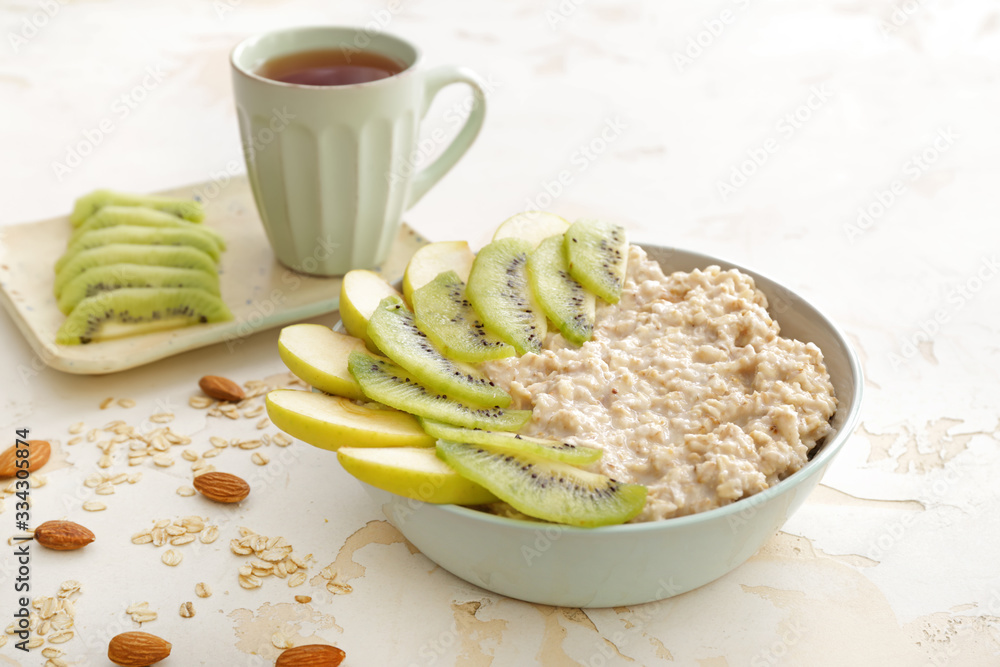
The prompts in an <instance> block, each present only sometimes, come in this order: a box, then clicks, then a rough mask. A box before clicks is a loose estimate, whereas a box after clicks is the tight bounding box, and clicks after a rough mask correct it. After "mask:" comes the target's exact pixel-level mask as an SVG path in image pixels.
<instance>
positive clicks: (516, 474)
mask: <svg viewBox="0 0 1000 667" xmlns="http://www.w3.org/2000/svg"><path fill="white" fill-rule="evenodd" d="M437 452H438V456H440V457H441V459H442V460H444V462H445V463H447V464H448V465H450V466H451V467H453V468H454V469H455V470H457V471H458V472H459V473H460V474H462V475H464V476H465V477H467V478H469V479H470V480H472V481H473V482H475V483H477V484H480V485H481V486H483V487H484V488H486V489H488V490H489V491H491V492H492V493H494V494H495V495H496V496H497V497H498V498H500V499H501V500H504V501H506V502H507V503H509V504H510V505H511V506H512V507H514V508H515V509H517V510H519V511H521V512H524V513H525V514H527V515H529V516H533V517H537V518H539V519H545V520H546V521H552V522H555V523H564V524H568V525H571V526H581V527H587V528H589V527H595V526H608V525H611V524H616V523H624V522H626V521H628V520H629V519H631V518H632V517H634V516H636V515H637V514H639V512H641V511H642V508H643V506H644V505H645V504H646V487H644V486H640V485H638V484H624V483H622V482H618V481H615V480H614V479H611V478H610V477H607V476H605V475H600V474H598V473H593V472H587V471H585V470H580V469H579V468H574V467H573V466H571V465H567V464H565V463H560V462H559V461H546V460H544V459H539V458H535V457H530V456H525V455H520V454H510V453H506V452H500V451H494V450H493V449H491V447H490V446H489V445H469V444H465V443H459V442H449V441H447V440H438V443H437Z"/></svg>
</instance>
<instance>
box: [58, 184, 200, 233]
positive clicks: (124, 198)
mask: <svg viewBox="0 0 1000 667" xmlns="http://www.w3.org/2000/svg"><path fill="white" fill-rule="evenodd" d="M107 206H128V207H144V208H150V209H153V210H156V211H162V212H164V213H167V214H169V215H172V216H174V217H177V218H183V219H184V220H190V221H191V222H201V221H202V220H204V219H205V209H204V208H202V205H201V202H199V201H195V200H193V199H180V198H178V197H159V196H156V195H136V194H130V193H127V192H114V191H112V190H94V191H93V192H91V193H90V194H86V195H84V196H82V197H80V198H79V199H77V200H76V205H75V206H74V207H73V213H71V214H70V216H69V221H70V222H71V223H73V226H74V227H79V226H80V225H81V224H83V222H84V220H86V219H87V218H89V217H90V216H92V215H94V214H95V213H97V212H98V211H99V210H101V209H103V208H105V207H107Z"/></svg>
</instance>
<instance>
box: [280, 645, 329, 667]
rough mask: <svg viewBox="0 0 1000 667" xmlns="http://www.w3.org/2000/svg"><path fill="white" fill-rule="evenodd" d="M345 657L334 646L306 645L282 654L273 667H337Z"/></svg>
mask: <svg viewBox="0 0 1000 667" xmlns="http://www.w3.org/2000/svg"><path fill="white" fill-rule="evenodd" d="M345 655H346V654H345V653H344V652H343V651H341V650H340V649H339V648H337V647H336V646H326V645H325V644H306V645H305V646H296V647H295V648H290V649H288V650H287V651H284V652H282V654H281V655H279V656H278V661H277V662H275V663H274V667H337V665H339V664H340V663H341V662H342V661H343V660H344V656H345Z"/></svg>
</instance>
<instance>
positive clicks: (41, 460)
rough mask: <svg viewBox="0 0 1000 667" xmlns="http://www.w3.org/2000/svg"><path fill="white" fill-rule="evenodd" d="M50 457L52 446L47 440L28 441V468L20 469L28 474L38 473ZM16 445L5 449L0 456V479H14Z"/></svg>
mask: <svg viewBox="0 0 1000 667" xmlns="http://www.w3.org/2000/svg"><path fill="white" fill-rule="evenodd" d="M51 455H52V445H50V444H49V443H48V441H47V440H29V441H28V467H27V468H20V470H27V471H28V472H32V473H34V472H38V471H39V470H41V469H42V466H43V465H45V464H46V463H48V462H49V456H51ZM18 469H19V468H18V467H17V445H12V446H11V447H9V448H7V449H5V450H4V451H3V453H2V454H0V478H4V477H14V476H16V475H17V471H18Z"/></svg>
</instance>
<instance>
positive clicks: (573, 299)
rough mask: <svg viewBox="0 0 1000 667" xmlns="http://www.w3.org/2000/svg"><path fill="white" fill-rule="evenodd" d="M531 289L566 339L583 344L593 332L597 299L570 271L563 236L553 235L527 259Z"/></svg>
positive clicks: (539, 245)
mask: <svg viewBox="0 0 1000 667" xmlns="http://www.w3.org/2000/svg"><path fill="white" fill-rule="evenodd" d="M528 277H529V278H530V279H531V289H532V290H533V291H534V293H535V297H536V298H537V299H538V303H540V304H541V306H542V310H543V311H545V314H546V315H547V316H548V318H549V319H550V320H552V322H553V323H555V325H556V327H558V328H559V333H561V334H562V335H563V338H565V339H566V340H568V341H570V342H572V343H574V344H576V345H583V344H584V343H585V342H587V341H588V340H590V339H591V338H592V337H593V335H594V317H595V314H596V309H597V305H596V304H597V299H596V298H595V297H594V294H593V292H589V291H587V290H586V289H584V287H583V285H581V284H580V283H579V282H577V280H576V279H575V278H574V277H573V276H571V275H570V273H569V263H568V262H567V261H566V254H565V253H564V252H563V235H562V234H559V235H557V236H550V237H549V238H547V239H545V240H544V241H542V242H541V243H539V244H538V247H537V248H535V251H534V252H533V253H531V256H530V257H529V258H528Z"/></svg>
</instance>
